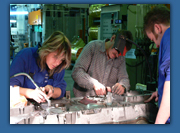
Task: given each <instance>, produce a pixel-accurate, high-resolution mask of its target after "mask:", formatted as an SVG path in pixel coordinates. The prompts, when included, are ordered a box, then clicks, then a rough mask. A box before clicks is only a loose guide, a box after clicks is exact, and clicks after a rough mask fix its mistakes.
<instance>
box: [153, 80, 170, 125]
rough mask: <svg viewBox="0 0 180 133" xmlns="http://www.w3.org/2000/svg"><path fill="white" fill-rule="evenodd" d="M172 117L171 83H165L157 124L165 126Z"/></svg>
mask: <svg viewBox="0 0 180 133" xmlns="http://www.w3.org/2000/svg"><path fill="white" fill-rule="evenodd" d="M169 117H170V81H165V83H164V89H163V96H162V101H161V105H160V108H159V111H158V114H157V117H156V122H155V124H165V123H166V121H167V120H168V118H169Z"/></svg>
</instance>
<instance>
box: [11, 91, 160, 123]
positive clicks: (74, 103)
mask: <svg viewBox="0 0 180 133" xmlns="http://www.w3.org/2000/svg"><path fill="white" fill-rule="evenodd" d="M150 95H151V92H148V91H142V90H136V91H130V92H127V93H126V94H124V95H122V96H120V95H116V94H112V93H111V95H109V94H107V95H106V96H98V97H76V98H71V99H70V98H69V97H67V98H66V97H64V98H62V99H60V100H51V106H48V103H42V104H38V103H32V102H31V103H30V102H29V103H28V106H26V107H22V108H10V123H11V124H152V123H154V122H155V118H156V114H157V106H156V105H155V104H154V103H144V100H146V99H147V98H149V97H150ZM83 101H85V102H83Z"/></svg>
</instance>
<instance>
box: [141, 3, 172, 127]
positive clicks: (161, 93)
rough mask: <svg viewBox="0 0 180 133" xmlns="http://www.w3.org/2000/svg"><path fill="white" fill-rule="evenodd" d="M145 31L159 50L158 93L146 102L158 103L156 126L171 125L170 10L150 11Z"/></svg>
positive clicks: (145, 18)
mask: <svg viewBox="0 0 180 133" xmlns="http://www.w3.org/2000/svg"><path fill="white" fill-rule="evenodd" d="M144 31H145V33H146V35H147V36H148V38H149V39H150V40H151V41H153V42H154V43H155V44H156V46H157V47H158V48H159V65H158V73H159V74H158V75H159V77H158V91H156V92H154V93H153V94H152V96H151V97H150V98H149V99H148V100H147V101H145V102H149V101H151V100H152V99H153V98H155V101H158V107H159V110H158V113H157V117H156V121H155V124H165V123H170V10H169V9H168V8H166V7H164V6H162V7H158V6H157V7H155V8H153V9H152V10H151V11H149V12H148V13H147V14H146V16H145V17H144Z"/></svg>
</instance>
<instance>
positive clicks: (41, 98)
mask: <svg viewBox="0 0 180 133" xmlns="http://www.w3.org/2000/svg"><path fill="white" fill-rule="evenodd" d="M41 89H42V88H41ZM27 94H28V97H29V98H31V99H34V100H35V101H36V102H38V103H42V102H46V99H45V97H47V96H46V94H45V93H43V91H41V90H39V89H38V88H36V89H35V90H33V89H29V90H28V93H27Z"/></svg>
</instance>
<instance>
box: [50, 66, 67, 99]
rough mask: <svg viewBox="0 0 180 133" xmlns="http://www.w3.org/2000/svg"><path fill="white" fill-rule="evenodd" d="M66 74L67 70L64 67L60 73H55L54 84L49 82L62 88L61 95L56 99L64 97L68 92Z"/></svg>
mask: <svg viewBox="0 0 180 133" xmlns="http://www.w3.org/2000/svg"><path fill="white" fill-rule="evenodd" d="M64 75H65V70H64V69H63V70H62V71H61V72H60V73H55V74H54V75H53V84H51V83H49V84H50V85H52V86H53V87H58V88H60V89H61V95H60V96H59V97H58V98H56V99H60V98H62V97H64V95H65V93H66V86H67V84H66V81H65V80H64Z"/></svg>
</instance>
